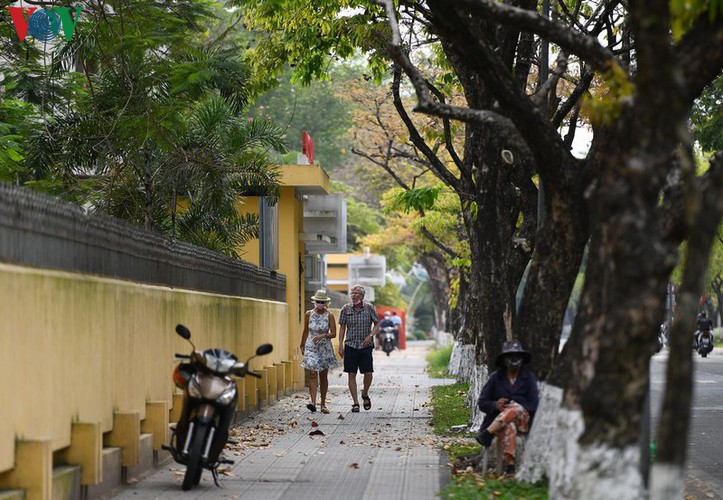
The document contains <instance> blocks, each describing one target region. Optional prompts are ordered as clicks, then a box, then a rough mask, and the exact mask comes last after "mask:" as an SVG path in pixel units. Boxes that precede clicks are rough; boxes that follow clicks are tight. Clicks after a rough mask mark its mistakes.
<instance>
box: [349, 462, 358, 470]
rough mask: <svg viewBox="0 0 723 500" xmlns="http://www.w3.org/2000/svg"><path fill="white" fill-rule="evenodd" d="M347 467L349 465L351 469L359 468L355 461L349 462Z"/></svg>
mask: <svg viewBox="0 0 723 500" xmlns="http://www.w3.org/2000/svg"><path fill="white" fill-rule="evenodd" d="M349 467H350V468H351V469H358V468H359V464H358V463H356V462H354V463H353V464H350V465H349Z"/></svg>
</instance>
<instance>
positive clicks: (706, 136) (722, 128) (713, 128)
mask: <svg viewBox="0 0 723 500" xmlns="http://www.w3.org/2000/svg"><path fill="white" fill-rule="evenodd" d="M721 3H723V2H721ZM690 119H691V122H692V123H693V133H694V135H695V138H696V140H697V141H698V142H699V144H700V145H701V148H702V149H703V151H704V152H715V151H721V150H723V75H719V76H718V78H716V79H715V80H714V81H713V83H711V84H710V85H709V86H708V87H707V88H706V89H705V91H703V93H702V95H701V96H700V97H699V98H698V99H697V100H696V102H695V106H694V107H693V111H692V113H691V117H690Z"/></svg>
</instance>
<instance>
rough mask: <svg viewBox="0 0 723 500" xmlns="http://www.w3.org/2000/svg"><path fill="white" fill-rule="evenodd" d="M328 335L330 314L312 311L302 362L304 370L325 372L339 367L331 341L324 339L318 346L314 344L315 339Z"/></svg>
mask: <svg viewBox="0 0 723 500" xmlns="http://www.w3.org/2000/svg"><path fill="white" fill-rule="evenodd" d="M327 333H329V313H328V312H324V313H323V314H317V312H316V311H311V314H310V315H309V334H308V336H307V337H306V344H304V359H303V360H302V361H301V366H302V368H306V369H307V370H314V371H323V370H326V369H328V368H335V367H337V366H339V362H338V361H337V360H336V354H334V346H333V344H332V343H331V340H329V339H322V340H320V341H319V342H318V343H317V344H314V340H313V339H314V337H316V336H317V335H325V334H327Z"/></svg>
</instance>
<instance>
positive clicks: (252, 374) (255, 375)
mask: <svg viewBox="0 0 723 500" xmlns="http://www.w3.org/2000/svg"><path fill="white" fill-rule="evenodd" d="M248 374H249V375H251V376H252V377H256V378H263V377H262V376H261V375H259V374H258V373H256V372H252V371H249V372H248Z"/></svg>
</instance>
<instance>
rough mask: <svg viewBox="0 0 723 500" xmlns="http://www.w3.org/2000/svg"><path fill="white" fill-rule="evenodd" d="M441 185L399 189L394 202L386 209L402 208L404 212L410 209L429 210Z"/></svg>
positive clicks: (440, 189) (441, 187)
mask: <svg viewBox="0 0 723 500" xmlns="http://www.w3.org/2000/svg"><path fill="white" fill-rule="evenodd" d="M443 187H444V186H442V185H437V186H431V187H421V188H412V189H407V190H399V191H398V192H397V195H396V199H395V201H394V203H392V204H391V205H390V206H389V207H388V210H397V209H402V210H404V212H405V213H409V211H410V210H429V209H431V208H432V207H434V203H435V202H436V201H437V197H438V196H439V193H440V192H441V191H442V189H443Z"/></svg>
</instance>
